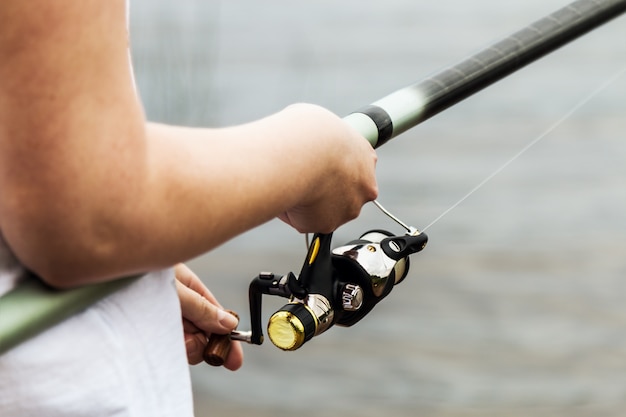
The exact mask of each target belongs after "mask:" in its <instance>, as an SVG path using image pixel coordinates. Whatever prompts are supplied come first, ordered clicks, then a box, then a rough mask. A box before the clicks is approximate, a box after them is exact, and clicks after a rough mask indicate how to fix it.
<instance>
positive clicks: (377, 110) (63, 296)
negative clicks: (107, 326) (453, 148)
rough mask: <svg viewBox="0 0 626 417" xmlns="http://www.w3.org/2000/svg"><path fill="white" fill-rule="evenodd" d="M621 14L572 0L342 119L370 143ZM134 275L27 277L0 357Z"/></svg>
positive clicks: (7, 312) (7, 306)
mask: <svg viewBox="0 0 626 417" xmlns="http://www.w3.org/2000/svg"><path fill="white" fill-rule="evenodd" d="M625 11H626V0H579V1H575V2H574V3H572V4H570V5H569V6H567V7H565V8H563V9H561V10H558V11H556V12H554V13H552V14H550V15H549V16H547V17H545V18H543V19H541V20H539V21H537V22H535V23H534V24H532V25H530V26H528V27H526V28H524V29H522V30H520V31H518V32H516V33H514V34H513V35H511V36H509V37H507V38H505V39H503V40H501V41H499V42H497V43H495V44H494V45H493V46H491V47H489V48H487V49H485V50H483V51H480V52H478V53H477V54H475V55H473V56H470V57H469V58H467V59H465V60H464V61H461V62H460V63H458V64H457V65H454V66H451V67H449V68H446V69H444V70H442V71H440V72H438V73H436V74H435V75H433V76H432V77H429V78H426V79H424V80H423V81H421V82H418V83H417V84H414V85H412V86H409V87H405V88H403V89H400V90H398V91H396V92H394V93H392V94H390V95H388V96H386V97H384V98H382V99H380V100H378V101H376V102H374V103H372V104H371V105H369V106H367V107H365V108H363V109H361V110H359V111H356V112H355V113H352V114H350V115H348V116H346V117H345V119H344V120H346V122H347V123H349V124H351V125H352V126H354V127H355V128H356V129H357V130H358V131H359V132H360V133H361V134H362V135H363V136H365V137H366V138H367V140H368V141H369V142H370V143H371V144H372V146H374V147H376V148H377V147H379V146H381V145H383V144H384V143H386V142H387V141H388V140H390V139H392V138H394V137H396V136H398V135H399V134H400V133H402V132H405V131H406V130H408V129H410V128H412V127H414V126H416V125H417V124H419V123H421V122H423V121H424V120H427V119H429V118H430V117H432V116H434V115H435V114H437V113H439V112H441V111H443V110H445V109H447V108H448V107H450V106H453V105H454V104H456V103H458V102H459V101H461V100H463V99H465V98H467V97H469V96H471V95H472V94H474V93H476V92H478V91H480V90H482V89H483V88H485V87H487V86H489V85H491V84H493V83H495V82H496V81H498V80H500V79H502V78H504V77H506V76H507V75H509V74H511V73H513V72H515V71H516V70H518V69H520V68H522V67H524V66H525V65H527V64H529V63H531V62H533V61H535V60H537V59H539V58H540V57H542V56H544V55H546V54H548V53H550V52H552V51H554V50H555V49H557V48H559V47H560V46H563V45H564V44H566V43H568V42H570V41H572V40H574V39H576V38H578V37H580V36H582V35H583V34H585V33H587V32H589V31H591V30H593V29H595V28H596V27H598V26H600V25H602V24H603V23H606V22H607V21H609V20H611V19H612V18H615V17H617V16H619V15H620V14H622V13H624V12H625ZM136 279H138V277H127V278H120V279H119V280H116V281H110V282H105V283H100V284H94V285H88V286H85V287H82V288H77V289H73V290H70V291H69V292H67V291H59V290H53V289H51V288H48V287H46V286H45V285H43V284H42V283H41V282H40V281H39V280H38V279H36V278H33V279H28V280H25V281H24V282H22V283H21V284H20V285H18V287H16V288H14V289H13V290H12V291H10V292H8V293H7V294H5V295H3V296H2V297H0V307H1V316H2V320H0V354H2V353H3V352H5V351H7V350H9V349H11V348H12V347H14V346H16V345H17V344H19V343H21V342H23V341H24V340H26V339H28V338H30V337H32V336H34V335H36V334H38V333H40V332H42V331H44V330H45V329H46V328H49V327H51V326H54V325H55V324H57V323H59V322H61V321H62V320H64V319H66V318H68V317H70V316H71V315H73V314H75V313H77V312H78V311H81V310H83V309H85V308H87V307H89V306H90V305H91V304H93V303H95V302H97V301H98V300H100V299H102V298H104V297H106V296H107V295H109V294H112V293H114V292H116V291H118V290H119V289H120V288H122V287H124V286H126V285H129V284H130V283H132V282H133V281H134V280H136Z"/></svg>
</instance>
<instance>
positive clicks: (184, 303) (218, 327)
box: [176, 281, 238, 334]
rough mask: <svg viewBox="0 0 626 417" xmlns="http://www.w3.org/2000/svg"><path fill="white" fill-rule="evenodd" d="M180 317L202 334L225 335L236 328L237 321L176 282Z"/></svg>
mask: <svg viewBox="0 0 626 417" xmlns="http://www.w3.org/2000/svg"><path fill="white" fill-rule="evenodd" d="M176 290H177V291H178V298H179V300H180V307H181V312H182V316H183V318H184V319H185V320H188V321H190V322H191V323H193V324H194V325H195V326H196V327H197V328H198V329H200V330H201V331H203V332H204V333H207V334H210V333H217V334H227V333H229V332H230V331H232V330H233V329H234V328H235V327H237V324H238V320H237V319H236V318H235V317H234V316H232V315H231V314H229V313H227V312H225V311H224V310H223V309H222V308H221V307H219V306H217V305H215V304H213V303H211V302H209V300H207V299H206V298H204V297H203V296H202V295H200V294H198V293H197V292H195V291H193V290H191V289H190V288H188V287H186V286H185V285H184V284H182V283H180V282H178V281H176Z"/></svg>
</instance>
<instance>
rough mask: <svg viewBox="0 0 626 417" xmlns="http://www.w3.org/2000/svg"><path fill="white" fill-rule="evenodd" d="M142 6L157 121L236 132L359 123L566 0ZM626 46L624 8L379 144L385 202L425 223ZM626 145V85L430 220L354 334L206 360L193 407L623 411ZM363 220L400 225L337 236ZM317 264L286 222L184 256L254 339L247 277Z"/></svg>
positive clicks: (219, 410)
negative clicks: (272, 119) (330, 114)
mask: <svg viewBox="0 0 626 417" xmlns="http://www.w3.org/2000/svg"><path fill="white" fill-rule="evenodd" d="M131 3H132V4H131V41H132V50H133V59H134V62H135V70H136V77H137V82H138V85H139V89H140V92H141V95H142V97H143V100H144V104H145V107H146V111H147V114H148V116H149V118H150V119H152V120H157V121H162V122H168V123H177V124H185V125H193V126H225V125H229V124H235V123H241V122H245V121H249V120H252V119H256V118H259V117H263V116H265V115H267V114H270V113H272V112H275V111H277V110H279V109H281V108H282V107H284V106H286V105H288V104H290V103H293V102H298V101H306V102H312V103H317V104H320V105H323V106H326V107H327V108H329V109H331V110H333V111H334V112H336V113H337V114H339V115H346V114H348V113H350V112H351V111H353V110H356V109H357V108H359V107H361V106H363V105H366V104H369V103H370V102H372V101H375V100H376V99H378V98H380V97H382V96H384V95H386V94H388V93H390V92H392V91H394V90H396V89H398V88H401V87H404V86H406V85H408V84H411V83H413V82H416V81H418V80H420V79H422V78H423V77H425V76H427V75H429V74H431V73H433V72H434V71H436V70H438V69H440V68H442V67H444V66H446V65H448V64H452V63H455V62H457V61H459V60H460V59H461V58H464V57H465V56H467V55H469V54H471V53H473V52H476V51H477V50H478V49H480V48H482V47H484V46H486V45H487V44H489V43H491V42H493V41H495V40H497V39H499V38H500V37H501V36H503V35H506V34H508V33H511V32H513V31H515V30H517V29H519V28H521V27H523V26H526V25H527V24H529V23H531V22H532V21H534V20H536V19H538V18H541V17H543V16H544V15H546V14H548V13H550V12H552V11H554V10H556V9H557V8H560V7H562V6H564V5H566V4H567V3H568V1H566V0H526V1H508V2H498V1H488V0H474V1H472V2H468V1H466V0H438V1H425V0H385V1H362V0H343V1H332V0H317V1H293V0H266V1H255V0H229V1H205V0H180V1H172V0H158V1H157V0H133V1H132V2H131ZM625 39H626V20H625V18H624V17H622V18H620V19H618V20H616V21H613V22H610V23H609V24H608V25H606V26H604V27H602V28H600V29H598V30H596V31H594V32H593V33H591V34H589V35H587V36H585V37H584V38H582V39H580V40H578V41H576V42H575V43H573V44H570V45H568V46H566V47H565V48H563V49H562V50H560V51H557V52H555V53H553V54H551V55H550V56H548V57H546V58H544V59H542V60H540V61H539V62H537V63H535V64H532V65H531V66H530V67H528V68H526V69H523V70H522V71H520V72H518V73H516V74H514V75H512V76H510V77H508V78H507V79H505V80H503V81H501V82H499V83H498V84H496V85H494V86H492V87H490V88H488V89H487V90H485V91H483V92H481V93H479V94H478V95H476V96H474V97H472V98H470V99H468V100H466V101H465V102H463V103H461V104H459V105H457V106H455V107H453V108H451V109H449V110H447V111H445V112H444V113H442V114H440V115H438V116H436V117H435V118H433V119H431V120H429V121H427V122H425V123H424V124H422V125H420V126H418V127H416V128H414V129H412V130H410V131H409V132H407V133H405V134H403V135H401V136H400V137H398V138H397V139H394V141H392V142H390V143H389V144H387V145H386V146H385V147H382V148H380V150H379V157H380V160H379V165H378V176H379V177H378V178H379V183H380V201H381V202H382V203H383V204H384V205H385V206H387V208H389V209H390V210H391V211H393V212H395V213H396V214H397V215H398V216H399V217H400V218H402V219H404V220H405V221H406V222H408V223H410V224H411V225H414V226H416V227H418V228H419V227H424V226H425V225H426V224H428V223H430V221H432V220H433V219H434V218H436V217H437V216H438V215H439V214H441V213H442V212H443V211H444V210H446V209H447V208H448V207H450V206H451V205H452V204H453V203H455V202H456V201H457V200H459V199H460V198H461V197H462V196H463V195H465V194H466V193H467V192H468V191H469V190H470V189H472V188H473V187H474V186H475V185H477V184H478V183H479V182H480V181H482V180H483V179H484V178H485V177H487V176H488V175H489V174H490V173H492V172H493V171H494V170H495V169H497V168H498V167H499V166H501V165H502V164H503V163H504V162H506V161H507V160H509V159H510V158H511V157H512V156H513V155H514V154H515V153H517V152H518V151H519V150H520V149H521V148H522V147H524V146H525V145H526V144H527V143H529V142H530V141H531V140H533V139H535V138H536V137H538V136H539V135H541V134H542V133H543V132H544V131H546V129H548V128H549V127H550V126H551V125H553V124H554V123H555V122H556V121H557V120H558V119H559V118H561V117H562V116H563V115H565V114H566V113H567V112H568V111H569V110H570V109H571V108H572V107H574V106H575V105H576V104H577V103H579V102H580V100H582V99H583V98H584V97H585V96H586V95H587V94H589V93H590V92H591V91H593V90H594V89H595V88H596V87H598V86H599V85H600V84H601V83H602V82H603V81H605V80H606V79H607V78H609V77H611V76H612V75H614V74H615V73H616V72H618V71H619V70H620V69H623V68H624V67H625V66H626V42H625V41H624V40H625ZM625 136H626V75H625V76H622V77H621V78H619V79H618V80H617V81H615V82H614V83H613V84H612V85H611V86H610V87H609V88H607V89H606V90H604V91H602V92H601V93H600V94H598V95H596V96H595V97H594V98H593V99H592V100H590V101H589V102H588V103H587V104H585V105H584V106H583V107H582V108H580V109H579V110H577V111H576V112H575V113H574V114H573V115H572V116H571V117H569V118H568V119H567V120H566V121H565V122H564V123H562V124H561V125H560V126H559V127H558V128H557V129H555V130H554V131H553V132H552V133H550V134H549V135H548V136H547V137H545V138H544V139H543V140H541V141H540V142H539V143H537V144H536V145H535V146H534V147H533V148H531V149H530V150H529V151H528V152H526V153H525V154H524V155H523V156H522V157H520V158H519V159H517V160H516V161H515V162H514V163H512V164H511V165H509V166H508V167H507V168H506V169H505V170H503V171H502V172H501V173H499V174H498V175H497V176H495V177H494V178H493V180H491V181H490V182H488V183H487V184H486V185H485V186H484V187H482V188H481V189H480V190H479V191H478V192H476V193H475V194H474V195H473V196H471V198H469V199H468V200H466V201H465V202H464V203H463V204H461V205H460V206H459V207H458V208H456V209H454V210H453V211H451V212H450V213H449V214H448V215H446V216H445V217H444V218H442V219H441V220H440V221H439V222H437V223H436V224H435V225H433V226H432V227H431V228H430V229H429V230H428V234H429V236H430V243H429V246H428V247H427V248H426V249H425V250H424V252H422V253H420V254H418V255H417V256H415V257H414V258H413V262H412V269H411V272H410V274H409V276H408V278H407V279H406V280H405V281H404V282H403V283H402V284H401V286H398V288H396V289H395V290H394V291H393V292H392V293H391V294H390V296H389V297H387V298H386V299H385V301H384V302H382V303H381V304H379V305H378V306H377V307H376V308H375V309H374V311H373V312H372V313H371V314H369V316H367V317H366V318H365V319H364V320H363V321H362V322H360V323H358V324H357V325H356V326H354V327H352V328H339V327H335V328H332V329H330V330H329V331H328V332H326V333H325V334H323V335H321V336H319V337H317V338H315V339H313V340H311V341H310V342H309V343H308V344H307V345H305V346H304V347H303V348H302V349H300V350H298V351H296V352H282V351H279V350H278V349H277V348H275V347H274V346H273V345H272V344H271V343H270V342H269V341H268V342H267V343H265V344H264V345H262V346H260V347H259V346H250V345H247V346H245V347H244V349H245V353H246V363H245V364H244V367H243V369H241V370H240V371H238V372H235V373H231V372H228V371H226V370H224V369H215V368H210V367H208V366H206V365H199V366H196V367H194V368H193V369H192V377H193V383H194V391H195V401H196V410H197V415H198V416H199V417H204V416H209V415H211V416H230V417H236V416H240V415H241V416H243V415H246V416H247V415H254V416H270V415H271V416H276V417H280V416H292V415H298V416H304V417H307V416H314V415H328V416H338V415H342V416H348V417H349V416H380V415H383V414H384V415H393V416H429V417H430V416H437V417H443V416H445V417H452V416H455V417H457V416H483V417H484V416H500V417H507V416H528V415H532V416H570V417H572V416H574V417H576V416H621V415H626V256H625V255H626V188H625V183H626V140H625ZM180 162H181V163H184V161H180ZM302 169H303V170H305V169H307V167H302ZM285 175H298V173H297V172H286V173H285ZM183 204H184V203H183ZM207 215H208V216H210V215H211V214H210V213H207ZM371 228H387V229H389V230H392V231H394V232H398V233H401V232H402V230H400V229H399V228H398V227H397V226H396V225H395V224H393V223H392V222H391V221H390V220H388V219H387V218H385V217H384V216H383V215H382V214H380V213H379V212H378V211H377V210H376V209H375V208H374V207H371V206H366V207H365V208H364V210H363V213H362V215H361V216H360V217H359V218H358V219H357V220H355V221H353V222H351V223H349V224H348V225H346V226H344V227H342V228H340V229H339V230H338V231H337V232H336V233H335V238H334V241H335V242H336V245H339V244H342V243H344V242H346V241H348V240H351V239H353V238H356V237H357V236H358V235H360V234H361V233H362V232H364V231H366V230H369V229H371ZM304 255H305V243H304V238H303V237H302V236H301V235H299V234H297V233H296V232H295V231H293V230H292V229H290V228H289V227H287V226H285V225H284V224H282V223H280V222H278V221H274V222H270V223H268V224H266V225H264V226H262V227H259V228H258V229H255V230H253V231H250V232H248V233H246V234H244V235H242V236H240V237H238V238H236V239H234V240H232V241H230V242H228V243H227V244H225V245H223V246H222V247H220V248H218V249H216V250H214V251H213V252H211V253H209V254H207V255H205V256H202V257H201V258H198V259H196V260H194V261H192V262H191V263H190V264H191V266H192V267H193V268H194V269H195V270H196V271H197V272H198V273H199V274H200V275H201V276H202V278H203V280H205V282H206V283H207V284H208V285H209V286H210V288H211V289H212V291H213V292H214V293H215V294H216V296H217V297H218V298H219V299H220V300H221V302H222V303H223V304H224V305H225V306H227V307H228V308H232V309H234V310H237V311H238V312H239V313H240V315H241V317H242V322H241V326H240V327H241V328H243V329H248V328H249V324H248V323H249V312H248V302H247V288H248V284H249V282H250V280H251V279H252V278H253V277H254V276H255V275H256V274H257V273H259V272H260V271H267V270H269V271H274V272H277V273H285V272H287V271H290V270H293V271H298V270H299V268H300V266H301V263H302V261H303V258H304ZM283 302H284V300H282V299H278V298H276V299H272V298H268V297H266V298H265V299H264V319H263V320H264V322H265V321H266V320H267V318H268V317H269V315H271V313H273V312H274V311H275V309H277V308H278V307H280V306H281V305H282V304H283ZM156 342H158V341H156Z"/></svg>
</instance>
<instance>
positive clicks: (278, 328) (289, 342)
mask: <svg viewBox="0 0 626 417" xmlns="http://www.w3.org/2000/svg"><path fill="white" fill-rule="evenodd" d="M316 327H317V320H316V318H315V315H314V314H313V312H312V311H311V310H310V309H309V308H307V307H306V306H305V305H304V304H300V303H291V304H287V305H286V306H284V307H283V308H282V309H280V310H278V311H277V312H276V313H274V314H273V315H272V317H270V321H269V323H268V325H267V334H268V335H269V337H270V340H271V341H272V343H273V344H274V345H276V347H278V348H280V349H282V350H296V349H298V348H299V347H300V346H302V345H303V344H304V343H305V342H306V341H307V340H309V339H310V338H311V337H313V335H314V334H315V331H316Z"/></svg>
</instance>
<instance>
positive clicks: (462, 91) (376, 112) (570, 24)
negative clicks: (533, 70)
mask: <svg viewBox="0 0 626 417" xmlns="http://www.w3.org/2000/svg"><path fill="white" fill-rule="evenodd" d="M625 11H626V0H606V1H602V0H579V1H575V2H573V3H571V4H570V5H568V6H566V7H564V8H562V9H560V10H557V11H556V12H554V13H552V14H550V15H548V16H546V17H544V18H542V19H540V20H538V21H536V22H535V23H533V24H531V25H529V26H527V27H525V28H523V29H522V30H520V31H518V32H515V33H513V34H512V35H510V36H508V37H506V38H504V39H502V40H500V41H498V42H496V43H494V44H493V45H491V46H490V47H488V48H486V49H483V50H482V51H480V52H478V53H476V54H475V55H472V56H470V57H468V58H467V59H465V60H463V61H461V62H459V63H458V64H456V65H453V66H450V67H448V68H445V69H443V70H442V71H440V72H438V73H436V74H435V75H433V76H431V77H428V78H426V79H424V80H422V81H420V82H418V83H416V84H414V85H411V86H408V87H405V88H402V89H400V90H398V91H396V92H394V93H392V94H389V95H388V96H385V97H383V98H382V99H380V100H378V101H376V102H374V103H372V104H371V105H369V106H366V107H364V108H362V109H360V110H358V111H356V112H354V113H352V114H350V115H348V116H346V117H345V118H344V120H346V121H347V122H348V123H350V124H351V125H352V126H353V127H355V128H356V129H357V130H358V131H359V132H360V133H361V134H363V136H365V137H366V138H367V140H368V141H369V142H370V143H371V144H372V146H374V147H375V148H378V147H379V146H381V145H383V144H384V143H386V142H387V141H388V140H390V139H392V138H394V137H396V136H398V135H399V134H400V133H402V132H405V131H406V130H408V129H410V128H412V127H414V126H416V125H418V124H419V123H421V122H423V121H425V120H427V119H429V118H431V117H432V116H434V115H436V114H438V113H440V112H441V111H443V110H445V109H447V108H449V107H451V106H453V105H454V104H456V103H458V102H460V101H462V100H464V99H466V98H467V97H469V96H471V95H473V94H474V93H476V92H478V91H480V90H482V89H483V88H485V87H487V86H489V85H491V84H493V83H495V82H497V81H499V80H501V79H502V78H504V77H506V76H508V75H510V74H512V73H513V72H515V71H517V70H518V69H520V68H522V67H524V66H526V65H528V64H530V63H531V62H533V61H536V60H537V59H539V58H541V57H543V56H544V55H546V54H548V53H550V52H552V51H554V50H556V49H558V48H559V47H561V46H563V45H565V44H566V43H568V42H570V41H572V40H574V39H576V38H578V37H580V36H582V35H584V34H585V33H587V32H589V31H591V30H593V29H595V28H597V27H598V26H600V25H602V24H604V23H606V22H608V21H609V20H611V19H613V18H615V17H617V16H619V15H620V14H622V13H624V12H625Z"/></svg>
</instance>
